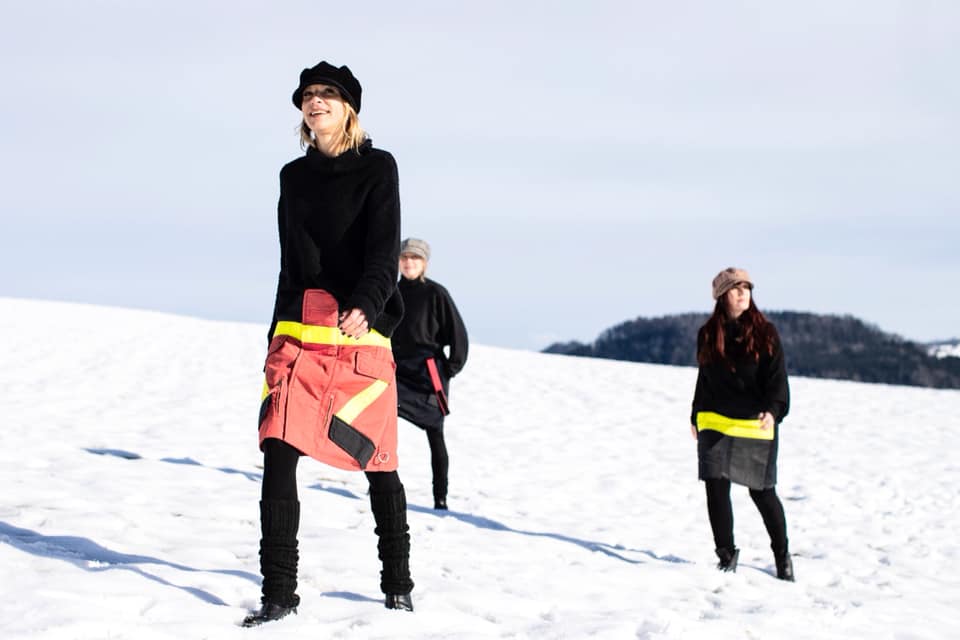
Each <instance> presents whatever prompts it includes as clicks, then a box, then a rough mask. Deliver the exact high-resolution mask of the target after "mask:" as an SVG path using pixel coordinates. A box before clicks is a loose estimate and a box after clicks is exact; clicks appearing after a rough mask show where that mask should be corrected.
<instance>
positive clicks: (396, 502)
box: [244, 62, 413, 626]
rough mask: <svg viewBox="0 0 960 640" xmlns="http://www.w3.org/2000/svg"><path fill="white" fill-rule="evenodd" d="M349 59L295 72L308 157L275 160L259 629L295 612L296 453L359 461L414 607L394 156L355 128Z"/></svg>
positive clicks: (399, 599) (351, 463)
mask: <svg viewBox="0 0 960 640" xmlns="http://www.w3.org/2000/svg"><path fill="white" fill-rule="evenodd" d="M360 98H361V87H360V83H359V81H358V80H357V79H356V78H355V77H354V75H353V73H352V72H351V71H350V69H349V68H347V67H345V66H343V67H336V66H334V65H331V64H329V63H327V62H320V63H319V64H317V65H316V66H314V67H312V68H309V69H304V70H303V72H302V73H301V74H300V81H299V83H298V85H297V88H296V90H295V91H294V92H293V104H294V106H295V107H297V109H299V110H300V112H301V115H302V118H303V120H302V125H301V127H300V134H301V141H302V143H303V146H304V147H305V148H306V155H304V156H301V157H299V158H297V159H295V160H293V161H292V162H290V163H288V164H287V165H286V166H284V167H283V169H282V170H281V171H280V201H279V206H278V224H279V231H280V276H279V280H278V283H277V294H276V301H275V304H274V311H273V321H272V323H271V326H270V333H269V336H268V339H269V346H268V349H267V357H266V363H265V367H264V372H265V374H266V382H265V385H264V394H263V399H262V403H261V408H260V429H259V442H260V448H261V450H262V451H263V454H264V470H263V486H262V492H261V502H260V524H261V534H262V538H261V540H260V569H261V573H262V574H263V587H262V593H263V595H262V598H261V602H262V606H261V608H260V610H259V611H256V612H254V613H252V614H251V615H249V616H248V617H247V618H246V619H245V620H244V626H256V625H260V624H263V623H265V622H270V621H274V620H278V619H280V618H283V617H284V616H286V615H288V614H290V613H295V612H296V608H297V605H298V604H299V602H300V597H299V596H298V595H297V594H296V587H297V564H298V561H299V553H298V549H297V547H298V543H297V532H298V528H299V523H300V502H299V499H298V496H297V481H296V469H297V463H298V461H299V459H300V457H301V456H304V455H306V456H309V457H311V458H314V459H316V460H319V461H320V462H323V463H326V464H329V465H331V466H334V467H337V468H341V469H347V470H351V471H364V472H365V473H366V477H367V479H368V481H369V483H370V504H371V508H372V510H373V515H374V519H375V521H376V529H375V532H376V534H377V536H378V551H379V556H380V559H381V560H382V562H383V570H382V571H381V580H380V587H381V590H382V591H383V593H384V594H385V595H386V598H385V604H386V607H387V608H390V609H405V610H412V609H413V604H412V601H411V598H410V592H411V590H412V589H413V581H412V580H411V579H410V568H409V551H410V537H409V535H408V534H407V531H408V527H407V520H406V513H407V505H406V496H405V494H404V489H403V485H402V484H401V483H400V478H399V476H398V475H397V392H396V382H395V374H394V371H395V364H394V361H393V354H392V350H391V344H390V336H391V334H392V333H393V330H394V328H395V327H396V326H397V323H398V322H399V321H400V318H401V316H402V315H403V302H402V300H401V298H400V295H399V293H398V292H397V284H396V283H397V260H398V258H399V254H400V199H399V190H398V182H397V166H396V163H395V162H394V159H393V157H392V156H391V155H390V154H389V153H387V152H386V151H382V150H379V149H375V148H374V147H373V145H372V144H371V141H370V139H369V138H368V137H367V136H366V134H365V133H364V131H363V129H362V128H361V127H360V122H359V118H358V114H359V112H360Z"/></svg>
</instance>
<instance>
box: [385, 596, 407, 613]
mask: <svg viewBox="0 0 960 640" xmlns="http://www.w3.org/2000/svg"><path fill="white" fill-rule="evenodd" d="M385 604H386V606H387V609H402V610H403V611H413V600H411V599H410V594H409V593H402V594H401V593H388V594H387V597H386V600H385Z"/></svg>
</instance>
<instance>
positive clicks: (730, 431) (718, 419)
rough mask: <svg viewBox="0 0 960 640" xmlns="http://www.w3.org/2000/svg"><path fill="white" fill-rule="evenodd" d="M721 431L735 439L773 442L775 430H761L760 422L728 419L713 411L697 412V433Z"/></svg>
mask: <svg viewBox="0 0 960 640" xmlns="http://www.w3.org/2000/svg"><path fill="white" fill-rule="evenodd" d="M707 430H709V431H719V432H720V433H722V434H724V435H727V436H732V437H734V438H751V439H753V440H773V431H774V430H773V429H761V428H760V420H759V419H758V418H753V419H740V418H728V417H727V416H724V415H720V414H719V413H713V412H712V411H698V412H697V431H707Z"/></svg>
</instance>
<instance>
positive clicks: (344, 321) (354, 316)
mask: <svg viewBox="0 0 960 640" xmlns="http://www.w3.org/2000/svg"><path fill="white" fill-rule="evenodd" d="M369 330H370V328H369V327H368V326H367V316H365V315H364V313H363V311H361V310H360V309H350V310H349V311H344V312H343V313H341V314H340V331H341V332H343V334H344V335H346V336H349V337H351V338H362V337H363V336H365V335H367V332H368V331H369Z"/></svg>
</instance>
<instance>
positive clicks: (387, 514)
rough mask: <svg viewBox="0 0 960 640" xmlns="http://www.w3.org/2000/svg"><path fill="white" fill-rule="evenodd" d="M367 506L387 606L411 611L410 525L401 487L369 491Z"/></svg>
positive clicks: (381, 587) (381, 585)
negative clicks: (370, 512)
mask: <svg viewBox="0 0 960 640" xmlns="http://www.w3.org/2000/svg"><path fill="white" fill-rule="evenodd" d="M370 506H371V507H372V508H373V518H374V520H376V523H377V528H376V529H374V533H376V534H377V536H378V538H379V539H378V541H377V551H378V552H379V556H380V560H381V562H383V570H382V571H381V572H380V590H381V591H383V593H384V594H386V600H385V606H386V607H387V608H388V609H404V610H406V611H413V603H412V601H411V599H410V592H411V591H413V580H411V579H410V535H409V534H408V533H407V532H408V531H409V530H410V528H409V527H408V526H407V499H406V495H405V494H404V491H403V487H402V486H401V487H400V489H399V490H398V491H391V492H384V493H380V492H374V491H372V490H371V492H370Z"/></svg>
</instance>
